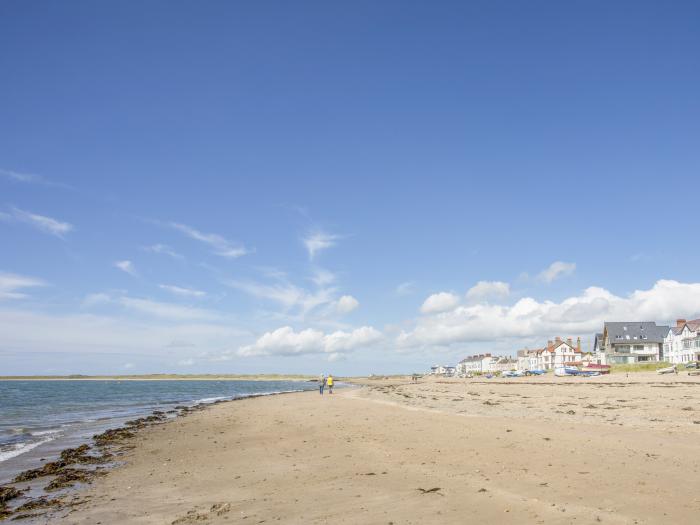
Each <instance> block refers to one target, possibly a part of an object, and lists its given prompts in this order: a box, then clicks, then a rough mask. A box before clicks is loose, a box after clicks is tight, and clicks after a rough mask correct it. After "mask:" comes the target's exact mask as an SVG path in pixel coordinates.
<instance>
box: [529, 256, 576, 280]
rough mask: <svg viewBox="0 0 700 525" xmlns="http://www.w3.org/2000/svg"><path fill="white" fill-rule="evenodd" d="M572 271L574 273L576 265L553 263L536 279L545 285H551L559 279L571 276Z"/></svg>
mask: <svg viewBox="0 0 700 525" xmlns="http://www.w3.org/2000/svg"><path fill="white" fill-rule="evenodd" d="M574 271H576V263H570V262H563V261H555V262H553V263H552V264H550V265H549V267H548V268H545V269H544V270H542V272H540V274H539V275H538V276H537V278H538V279H539V280H540V281H543V282H545V283H551V282H553V281H556V280H557V279H560V278H561V277H566V276H569V275H571V274H572V273H574Z"/></svg>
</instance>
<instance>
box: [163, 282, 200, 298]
mask: <svg viewBox="0 0 700 525" xmlns="http://www.w3.org/2000/svg"><path fill="white" fill-rule="evenodd" d="M158 288H160V289H161V290H165V291H166V292H170V293H172V294H175V295H179V296H181V297H205V296H206V295H207V294H206V292H203V291H201V290H195V289H194V288H184V287H182V286H175V285H173V284H159V285H158Z"/></svg>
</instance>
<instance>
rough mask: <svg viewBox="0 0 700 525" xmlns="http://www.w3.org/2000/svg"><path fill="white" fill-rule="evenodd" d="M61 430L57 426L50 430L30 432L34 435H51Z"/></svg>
mask: <svg viewBox="0 0 700 525" xmlns="http://www.w3.org/2000/svg"><path fill="white" fill-rule="evenodd" d="M59 432H60V430H59V429H57V428H52V429H50V430H35V431H33V432H30V434H31V435H32V436H50V435H52V434H58V433H59Z"/></svg>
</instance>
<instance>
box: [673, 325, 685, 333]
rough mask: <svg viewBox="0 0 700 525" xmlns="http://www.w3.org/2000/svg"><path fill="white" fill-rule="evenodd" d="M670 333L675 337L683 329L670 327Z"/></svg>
mask: <svg viewBox="0 0 700 525" xmlns="http://www.w3.org/2000/svg"><path fill="white" fill-rule="evenodd" d="M671 331H672V332H673V333H674V334H675V335H680V333H681V332H682V331H683V328H681V327H679V326H672V327H671Z"/></svg>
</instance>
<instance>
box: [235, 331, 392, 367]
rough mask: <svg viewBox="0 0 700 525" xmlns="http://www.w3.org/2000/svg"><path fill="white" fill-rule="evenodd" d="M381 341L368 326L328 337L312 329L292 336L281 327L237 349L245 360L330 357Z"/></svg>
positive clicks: (293, 333) (380, 335)
mask: <svg viewBox="0 0 700 525" xmlns="http://www.w3.org/2000/svg"><path fill="white" fill-rule="evenodd" d="M381 339H382V334H381V333H380V332H379V331H377V330H375V329H374V328H372V327H370V326H363V327H361V328H357V329H355V330H353V331H351V332H345V331H342V330H338V331H336V332H332V333H329V334H324V333H323V332H321V331H320V330H315V329H313V328H307V329H306V330H302V331H300V332H295V331H294V329H292V328H291V327H290V326H283V327H281V328H278V329H277V330H274V331H272V332H267V333H265V334H263V335H262V336H261V337H260V338H258V340H257V341H256V342H255V343H253V344H252V345H247V346H242V347H240V348H239V349H238V352H237V353H238V355H240V356H244V357H249V356H260V355H288V356H289V355H302V354H322V353H325V354H331V355H333V354H341V353H345V352H352V351H353V350H356V349H358V348H360V347H364V346H371V345H373V344H376V343H377V342H379V341H380V340H381ZM336 359H337V357H336Z"/></svg>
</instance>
